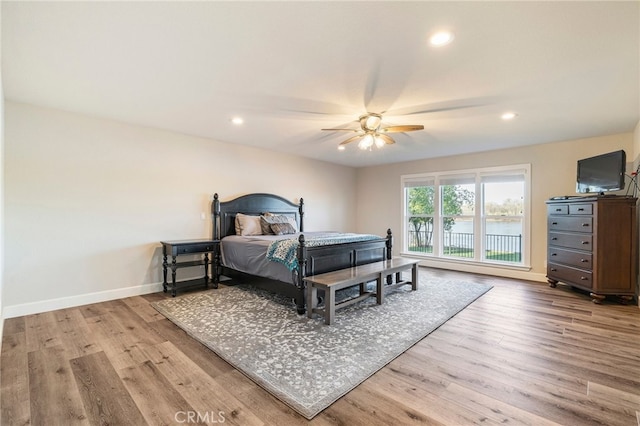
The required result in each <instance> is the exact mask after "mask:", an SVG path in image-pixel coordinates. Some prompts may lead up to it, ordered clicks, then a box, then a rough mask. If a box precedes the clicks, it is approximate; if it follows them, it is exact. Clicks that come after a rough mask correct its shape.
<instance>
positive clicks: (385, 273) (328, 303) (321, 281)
mask: <svg viewBox="0 0 640 426" xmlns="http://www.w3.org/2000/svg"><path fill="white" fill-rule="evenodd" d="M419 262H420V261H419V260H415V259H407V258H404V257H394V258H392V259H389V260H384V261H382V262H374V263H367V264H365V265H360V266H356V267H353V268H347V269H340V270H338V271H332V272H327V273H324V274H319V275H312V276H308V277H305V279H304V280H305V282H306V286H307V316H308V317H309V318H312V317H313V314H314V313H317V314H323V315H324V322H325V324H328V325H331V324H333V320H334V318H335V311H336V309H339V308H344V307H346V306H349V305H351V304H353V303H356V302H359V301H361V300H364V299H366V298H369V297H375V298H376V302H377V303H378V304H379V305H381V304H382V302H383V301H384V294H385V292H386V291H388V290H389V289H392V288H396V287H399V286H403V285H411V289H412V290H416V289H417V288H418V263H419ZM408 269H411V280H410V281H403V280H402V277H401V273H402V271H406V270H408ZM394 274H395V280H394V279H393V275H394ZM373 280H375V281H376V291H375V293H374V292H369V291H367V289H366V283H368V282H370V281H373ZM394 281H395V282H394ZM356 285H359V286H360V295H359V296H356V297H353V298H351V299H347V300H345V301H344V302H340V303H336V299H335V297H336V291H337V290H341V289H343V288H347V287H354V286H356ZM318 289H321V290H324V298H325V299H324V309H321V308H318Z"/></svg>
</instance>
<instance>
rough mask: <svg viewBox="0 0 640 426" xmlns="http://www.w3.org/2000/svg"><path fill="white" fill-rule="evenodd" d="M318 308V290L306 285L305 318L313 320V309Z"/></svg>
mask: <svg viewBox="0 0 640 426" xmlns="http://www.w3.org/2000/svg"><path fill="white" fill-rule="evenodd" d="M317 306H318V289H317V288H316V287H314V285H313V284H312V283H307V318H313V309H314V308H316V307H317Z"/></svg>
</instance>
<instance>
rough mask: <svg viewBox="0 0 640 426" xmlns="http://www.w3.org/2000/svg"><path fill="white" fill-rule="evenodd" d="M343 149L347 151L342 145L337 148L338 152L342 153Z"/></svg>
mask: <svg viewBox="0 0 640 426" xmlns="http://www.w3.org/2000/svg"><path fill="white" fill-rule="evenodd" d="M345 149H347V148H346V147H345V146H344V145H339V146H338V151H344V150H345Z"/></svg>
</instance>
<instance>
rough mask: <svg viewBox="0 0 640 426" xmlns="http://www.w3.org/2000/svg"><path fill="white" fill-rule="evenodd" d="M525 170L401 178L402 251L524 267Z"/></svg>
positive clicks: (494, 169)
mask: <svg viewBox="0 0 640 426" xmlns="http://www.w3.org/2000/svg"><path fill="white" fill-rule="evenodd" d="M529 170H530V166H529V165H518V166H513V167H500V168H487V169H478V170H471V171H469V170H466V171H461V172H449V173H430V174H421V175H410V176H403V177H402V187H403V191H404V194H403V195H404V197H403V199H404V212H405V220H404V226H405V229H404V232H403V237H404V241H403V250H404V251H405V252H407V253H410V254H414V255H424V256H428V257H435V258H443V259H456V260H463V261H475V262H482V263H501V264H505V265H515V266H521V265H527V264H528V263H529V262H528V249H527V247H528V231H527V230H528V225H527V224H528V220H529V215H528V206H529V202H528V194H529V190H528V185H529V175H530V173H529Z"/></svg>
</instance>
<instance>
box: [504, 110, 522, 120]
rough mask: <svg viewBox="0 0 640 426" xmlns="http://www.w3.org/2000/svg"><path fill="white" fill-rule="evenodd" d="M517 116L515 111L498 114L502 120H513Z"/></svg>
mask: <svg viewBox="0 0 640 426" xmlns="http://www.w3.org/2000/svg"><path fill="white" fill-rule="evenodd" d="M517 116H518V114H516V113H515V112H505V113H504V114H502V115H501V116H500V118H502V119H503V120H513V119H514V118H516V117H517Z"/></svg>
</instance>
